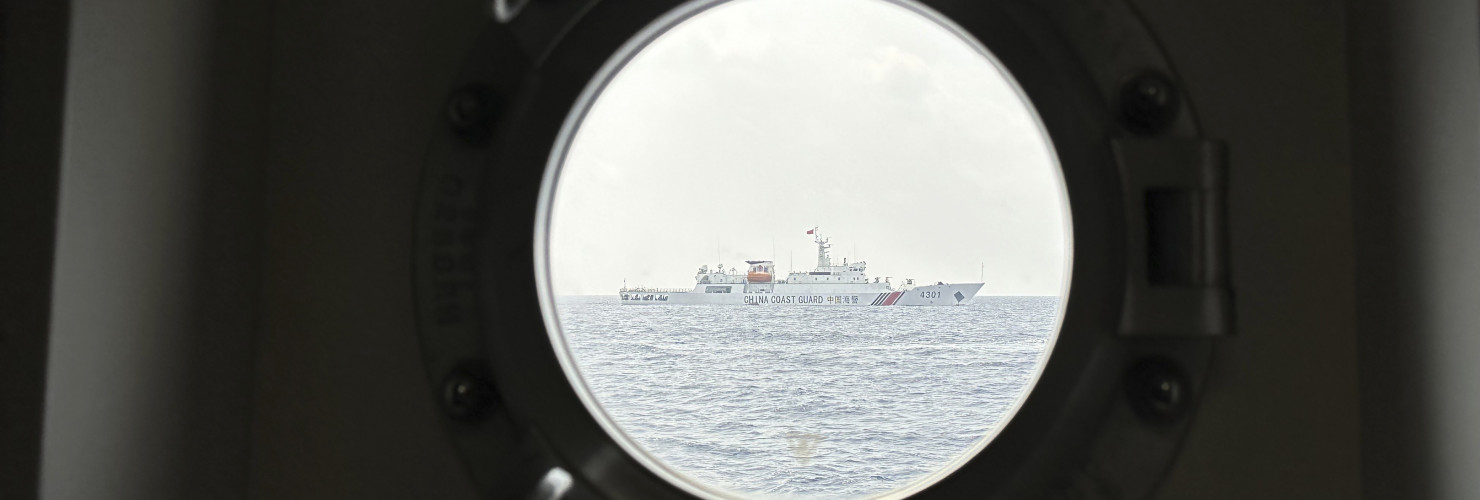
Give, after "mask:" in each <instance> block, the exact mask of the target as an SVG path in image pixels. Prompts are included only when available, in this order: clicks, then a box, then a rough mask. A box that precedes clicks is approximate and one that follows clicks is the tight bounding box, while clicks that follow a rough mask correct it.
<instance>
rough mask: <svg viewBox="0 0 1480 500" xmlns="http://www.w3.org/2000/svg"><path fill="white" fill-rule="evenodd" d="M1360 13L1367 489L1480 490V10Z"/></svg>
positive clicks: (1404, 0) (1351, 7)
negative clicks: (1479, 329)
mask: <svg viewBox="0 0 1480 500" xmlns="http://www.w3.org/2000/svg"><path fill="white" fill-rule="evenodd" d="M1347 12H1348V14H1349V18H1350V20H1351V30H1352V32H1353V33H1361V34H1362V36H1361V37H1354V38H1353V39H1352V43H1351V51H1350V61H1351V73H1350V78H1351V89H1352V91H1351V101H1352V110H1353V114H1352V136H1353V152H1354V155H1353V159H1354V164H1355V166H1356V167H1357V172H1358V175H1357V178H1356V180H1357V182H1356V186H1355V188H1356V189H1355V202H1356V203H1355V209H1356V220H1357V225H1356V227H1357V240H1356V248H1357V255H1356V256H1357V268H1356V269H1357V272H1356V279H1357V284H1358V294H1357V303H1358V305H1359V307H1358V312H1357V318H1358V320H1359V321H1358V325H1359V326H1358V332H1359V334H1360V335H1361V339H1362V352H1361V354H1362V379H1361V384H1362V414H1361V415H1362V436H1363V450H1362V462H1363V472H1364V474H1363V478H1362V479H1363V484H1364V486H1365V489H1366V492H1367V494H1368V495H1367V496H1368V497H1369V498H1373V499H1388V498H1480V474H1477V471H1480V363H1477V362H1476V355H1477V353H1480V331H1477V325H1480V259H1477V257H1476V256H1477V255H1480V9H1477V5H1476V3H1475V2H1473V1H1443V0H1352V1H1350V2H1348V9H1347Z"/></svg>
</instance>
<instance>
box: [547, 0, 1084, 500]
mask: <svg viewBox="0 0 1480 500" xmlns="http://www.w3.org/2000/svg"><path fill="white" fill-rule="evenodd" d="M747 1H749V0H692V1H689V2H687V3H684V4H682V5H680V6H678V7H677V8H675V9H673V10H671V11H669V12H667V13H666V14H664V15H663V16H662V17H660V18H658V19H656V20H654V21H653V22H652V23H651V24H649V25H648V26H647V27H646V28H644V29H643V30H642V31H640V32H639V33H637V34H636V35H634V36H633V37H632V38H631V39H629V40H628V41H627V42H626V43H624V44H623V45H622V47H621V48H619V49H618V50H617V51H616V53H615V54H614V55H612V57H611V58H610V59H609V60H608V61H607V62H606V63H605V64H604V65H603V66H602V67H601V69H600V70H599V71H598V72H597V73H596V75H595V76H594V77H593V78H592V80H591V81H590V82H589V83H588V84H587V85H586V87H585V88H584V90H583V91H582V92H581V94H580V96H579V97H578V99H577V101H576V103H575V105H574V106H573V109H572V111H571V112H570V113H569V114H568V115H567V117H566V119H565V121H564V123H563V125H562V127H561V130H560V134H559V136H558V137H557V138H556V141H555V146H554V148H553V149H552V151H551V154H550V156H549V163H548V165H547V166H546V167H545V176H544V179H543V181H542V183H541V186H542V188H541V191H540V197H539V204H538V208H537V211H536V214H537V215H536V217H537V221H536V225H535V231H534V242H533V244H534V259H535V273H536V283H537V285H538V287H539V298H540V305H541V308H542V310H543V311H544V319H545V329H546V331H547V332H548V333H549V334H550V339H551V342H553V343H554V345H555V353H556V356H557V358H558V359H559V360H560V363H561V367H562V369H563V370H564V371H565V374H566V376H567V378H568V379H569V380H570V383H571V384H572V385H573V386H574V387H575V389H576V392H577V394H578V395H579V397H580V399H581V402H582V403H583V404H584V405H585V407H586V409H587V410H588V411H589V412H590V413H591V414H592V415H593V416H594V417H595V418H596V420H597V421H598V422H599V423H600V425H601V426H602V428H603V429H605V430H606V431H607V433H608V434H610V435H611V436H612V437H613V438H614V440H615V441H616V442H617V444H618V445H619V446H621V448H622V449H623V450H624V451H625V452H626V453H627V454H628V455H629V456H632V457H634V458H635V459H636V460H637V461H638V462H640V463H642V464H643V465H644V466H646V467H647V468H649V469H650V470H652V471H653V472H655V473H656V474H658V475H659V476H661V477H663V478H664V479H666V480H668V481H669V482H671V483H673V484H675V485H677V486H678V487H679V488H681V489H683V490H685V491H687V492H689V493H691V494H694V495H696V496H701V497H708V498H733V497H741V496H744V495H745V493H744V492H738V491H731V490H727V489H724V488H722V487H720V486H717V485H713V484H709V483H706V482H704V481H702V480H700V479H697V478H694V477H691V476H689V475H687V474H684V473H683V472H682V471H679V470H677V469H675V468H674V467H673V466H672V465H670V464H668V463H666V462H665V461H664V460H663V459H661V458H659V457H657V456H654V455H653V454H652V453H650V452H649V451H648V450H646V449H644V447H643V446H642V445H641V444H639V443H638V440H637V439H635V438H634V437H632V436H631V435H630V434H629V433H628V432H627V431H625V430H624V429H623V428H622V425H621V424H620V423H619V422H617V419H616V418H614V417H613V416H612V415H611V414H610V413H609V412H608V410H607V409H606V408H604V407H603V405H602V404H601V403H599V402H598V401H597V394H596V392H597V391H596V390H595V389H594V388H593V387H592V386H591V385H590V382H589V381H588V380H587V377H586V376H585V375H584V374H583V372H582V369H581V368H580V366H579V364H578V363H577V361H576V359H575V354H574V352H573V350H572V347H571V345H570V344H569V339H568V338H567V337H566V335H565V333H564V331H563V330H564V329H563V328H562V326H561V323H560V315H559V314H558V312H557V305H556V301H555V291H554V287H553V283H552V278H551V273H552V270H551V265H552V263H551V259H550V249H549V245H550V239H551V235H550V233H551V231H550V226H551V223H552V219H553V217H554V214H553V211H554V205H555V202H554V198H555V193H556V191H557V189H558V188H559V185H560V184H559V181H560V178H561V174H562V173H563V171H564V167H565V164H566V161H567V159H568V158H569V154H570V151H571V148H572V146H573V145H574V142H575V141H576V137H577V135H578V134H579V133H580V131H581V130H582V125H583V124H584V122H585V119H586V117H587V116H588V114H589V113H590V112H591V111H592V108H593V107H594V106H595V105H596V103H597V101H598V100H599V99H601V98H602V97H603V94H604V91H605V90H606V89H607V87H608V86H609V85H610V84H611V83H612V81H613V80H614V79H616V78H617V77H618V75H619V74H620V73H621V72H622V71H624V70H625V69H627V68H628V66H629V64H630V63H631V62H632V61H633V60H634V59H635V58H636V57H637V56H638V54H639V53H640V52H642V51H643V50H645V49H647V48H648V47H650V46H651V45H652V44H655V43H658V40H659V39H660V38H661V37H663V36H664V35H665V34H667V33H668V32H669V31H670V30H672V29H674V28H676V27H678V26H680V25H682V24H684V23H687V22H689V21H691V20H695V19H696V18H698V17H699V16H703V15H706V14H710V15H723V13H714V12H712V10H711V9H713V8H715V7H718V6H722V5H723V6H730V5H734V4H743V3H745V2H747ZM856 1H860V2H862V1H867V2H876V3H879V4H881V5H887V6H889V7H893V8H895V9H898V10H899V12H897V13H896V14H894V15H898V16H917V17H918V18H919V19H921V20H925V21H927V22H929V23H930V24H931V25H933V27H934V28H935V29H939V30H941V32H943V33H945V34H947V36H953V37H955V39H956V40H957V41H958V42H959V43H961V44H963V45H964V46H966V47H969V49H970V50H971V51H972V52H974V53H975V54H976V55H977V56H978V57H980V58H981V62H982V63H983V64H985V65H986V67H989V68H992V69H993V70H995V72H996V74H997V75H998V78H1000V79H1001V80H1002V81H1003V82H1005V84H1006V86H1007V88H1008V90H1009V92H1011V93H1012V95H1013V96H1014V97H1016V98H1017V99H1019V100H1020V101H1021V103H1022V105H1023V107H1024V109H1025V110H1026V112H1027V115H1028V118H1029V120H1030V123H1031V126H1032V127H1034V128H1033V133H1034V134H1036V135H1037V136H1038V137H1039V138H1041V139H1042V140H1043V146H1044V147H1045V149H1046V150H1045V151H1042V153H1043V154H1044V155H1045V156H1046V157H1047V159H1048V160H1049V168H1052V169H1053V170H1054V171H1053V172H1052V173H1051V177H1052V178H1053V181H1052V182H1053V184H1054V191H1055V192H1056V196H1057V201H1056V203H1058V204H1059V205H1060V210H1061V213H1062V214H1063V215H1062V216H1061V220H1060V221H1058V222H1059V225H1060V227H1062V228H1063V229H1062V233H1063V235H1062V237H1063V247H1064V248H1063V252H1064V259H1063V261H1062V262H1060V263H1059V264H1058V265H1059V271H1060V273H1061V278H1060V281H1059V284H1058V285H1059V286H1058V290H1057V293H1058V297H1059V298H1060V301H1059V303H1058V305H1057V307H1056V308H1055V310H1054V312H1053V315H1054V326H1053V331H1052V333H1050V334H1049V336H1048V338H1047V343H1046V345H1045V348H1044V351H1043V352H1042V353H1040V354H1039V355H1038V356H1037V358H1036V361H1035V362H1034V364H1033V365H1032V367H1031V368H1030V371H1029V372H1027V373H1024V375H1026V376H1027V377H1028V382H1027V383H1026V384H1025V385H1024V387H1023V388H1022V389H1020V390H1019V391H1020V392H1018V393H1017V394H1016V395H1015V396H1014V400H1015V401H1014V402H1013V404H1012V405H1011V406H1009V408H1008V409H1007V411H1006V412H1005V414H1004V415H1002V417H1001V420H999V421H997V422H995V424H994V425H992V426H991V427H990V428H989V429H988V430H987V432H986V433H985V434H984V435H982V436H981V437H980V438H979V439H977V440H976V442H975V443H974V444H972V445H970V446H968V447H967V448H966V449H965V450H963V451H961V452H959V453H957V454H956V455H955V456H954V457H953V458H951V459H950V460H948V461H946V462H944V463H941V464H938V466H937V467H936V468H935V470H934V471H932V472H929V473H926V474H923V475H920V476H917V477H914V478H912V479H910V480H909V481H907V482H906V483H905V484H903V485H902V486H899V487H897V488H895V489H892V490H887V491H884V492H880V493H878V494H875V495H870V496H869V497H870V498H900V497H905V496H909V495H911V494H913V493H916V492H918V491H921V490H923V489H925V488H926V487H928V486H929V485H931V484H933V483H934V482H935V481H936V480H937V479H939V478H940V477H944V476H945V475H948V474H950V473H952V472H954V471H955V470H956V469H957V468H959V467H960V466H961V465H962V464H963V463H965V462H966V461H968V460H969V459H970V458H971V457H973V456H975V455H976V454H977V453H978V452H980V451H981V450H982V449H983V448H985V447H986V445H987V443H989V442H990V441H991V440H992V438H993V437H995V435H996V434H997V433H998V432H999V431H1000V430H1001V428H1002V426H1003V424H1004V423H1005V422H1008V421H1010V420H1011V419H1012V417H1013V415H1014V414H1015V413H1016V411H1017V409H1018V407H1019V406H1020V405H1021V403H1022V401H1023V400H1024V399H1025V398H1026V396H1027V394H1028V393H1029V392H1031V390H1032V387H1033V384H1034V383H1035V382H1036V381H1037V379H1038V377H1039V375H1040V374H1041V373H1042V369H1043V366H1044V363H1043V362H1044V358H1045V357H1047V356H1048V355H1049V354H1050V353H1051V351H1052V348H1053V344H1054V341H1055V340H1056V339H1057V330H1058V326H1059V322H1060V321H1061V320H1062V319H1063V307H1064V301H1063V300H1062V299H1063V298H1064V297H1067V295H1068V290H1067V287H1068V283H1069V276H1071V275H1072V254H1073V240H1072V238H1073V235H1072V231H1071V227H1072V217H1071V215H1070V208H1069V207H1068V206H1067V203H1066V198H1067V197H1066V195H1065V194H1064V193H1063V190H1064V183H1063V178H1062V176H1061V175H1060V172H1061V169H1060V167H1059V165H1058V159H1057V158H1056V157H1055V150H1054V148H1053V145H1052V143H1051V140H1050V139H1049V137H1048V133H1047V131H1045V130H1044V128H1043V123H1042V121H1041V120H1040V119H1039V118H1038V116H1037V113H1036V111H1035V110H1034V109H1033V107H1032V104H1031V103H1030V102H1028V99H1027V96H1026V95H1025V94H1024V93H1023V91H1022V89H1021V88H1020V87H1019V86H1018V84H1017V82H1016V81H1015V80H1014V79H1013V77H1012V75H1011V73H1010V72H1008V70H1007V69H1006V68H1005V67H1003V65H1002V64H1001V63H1000V62H998V61H997V59H996V58H995V57H994V56H993V55H992V53H991V52H990V51H988V50H987V48H986V47H984V46H982V44H981V43H980V42H978V41H976V40H975V39H973V38H971V36H970V35H969V34H967V33H966V32H965V31H964V30H962V29H961V28H960V27H958V26H956V25H955V24H954V23H952V22H951V21H950V20H949V19H946V18H944V17H943V16H941V15H940V14H938V13H936V12H934V11H932V10H930V9H929V8H928V7H925V6H924V5H921V4H919V3H917V2H914V1H913V0H856ZM737 7H739V6H737Z"/></svg>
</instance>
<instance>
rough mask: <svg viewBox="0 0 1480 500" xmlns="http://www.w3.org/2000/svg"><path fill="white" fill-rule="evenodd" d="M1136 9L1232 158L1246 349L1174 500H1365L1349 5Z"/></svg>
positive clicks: (1218, 383)
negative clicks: (1354, 273)
mask: <svg viewBox="0 0 1480 500" xmlns="http://www.w3.org/2000/svg"><path fill="white" fill-rule="evenodd" d="M1133 3H1134V4H1135V5H1136V6H1137V7H1138V8H1139V9H1140V10H1141V11H1142V14H1143V15H1144V16H1145V18H1146V19H1147V21H1148V22H1149V23H1151V26H1152V30H1153V31H1154V32H1155V33H1156V34H1157V35H1158V36H1159V38H1160V39H1161V41H1162V44H1163V47H1164V49H1165V50H1166V51H1167V52H1168V53H1169V55H1170V57H1171V59H1172V61H1173V64H1175V65H1176V67H1177V70H1178V72H1179V73H1180V75H1181V77H1182V79H1183V80H1184V82H1185V84H1186V88H1187V91H1188V92H1189V94H1190V97H1191V98H1192V99H1193V103H1194V105H1196V106H1197V109H1196V111H1197V114H1198V118H1199V119H1200V120H1201V122H1202V124H1203V126H1204V130H1205V132H1206V134H1207V135H1208V136H1210V137H1214V138H1218V139H1223V140H1225V141H1227V142H1228V149H1229V156H1230V174H1229V177H1230V187H1229V212H1228V213H1229V217H1230V226H1231V234H1230V238H1229V241H1230V246H1231V248H1230V249H1231V256H1232V270H1233V274H1232V280H1233V284H1234V289H1235V293H1236V294H1237V298H1236V301H1237V309H1238V316H1237V334H1236V336H1234V337H1231V338H1226V339H1220V340H1218V344H1217V347H1216V348H1215V349H1216V350H1215V353H1214V361H1213V364H1212V367H1211V373H1210V375H1209V381H1208V384H1207V387H1206V388H1205V391H1204V397H1203V399H1202V401H1201V406H1200V407H1199V409H1198V413H1197V415H1196V417H1195V420H1194V424H1193V426H1192V430H1191V432H1190V433H1189V434H1188V436H1187V439H1186V441H1185V442H1184V444H1183V448H1182V452H1181V455H1180V456H1179V457H1178V460H1177V463H1176V464H1175V465H1174V466H1173V467H1172V469H1171V471H1170V473H1169V475H1168V476H1167V478H1166V480H1165V483H1164V485H1163V489H1162V492H1161V497H1162V498H1168V499H1172V498H1203V499H1217V498H1226V499H1246V498H1358V497H1360V496H1361V489H1360V488H1361V484H1360V479H1359V477H1360V476H1359V474H1360V472H1361V464H1360V461H1359V456H1360V451H1361V449H1360V433H1359V420H1358V411H1359V409H1358V397H1357V394H1358V391H1357V351H1356V336H1355V334H1354V331H1355V324H1354V319H1353V314H1354V282H1353V279H1352V269H1353V265H1354V264H1353V251H1352V244H1351V241H1352V214H1351V187H1352V185H1351V183H1352V174H1351V163H1350V154H1349V146H1350V143H1349V140H1348V136H1347V115H1348V109H1347V105H1348V100H1347V97H1346V84H1347V79H1346V71H1347V69H1346V57H1345V54H1346V52H1345V51H1346V35H1347V30H1346V26H1345V23H1344V20H1343V14H1344V13H1343V10H1342V3H1341V2H1339V1H1303V2H1289V1H1284V0H1245V1H1237V2H1184V1H1175V0H1136V1H1134V2H1133Z"/></svg>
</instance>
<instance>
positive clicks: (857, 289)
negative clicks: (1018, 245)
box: [619, 228, 982, 306]
mask: <svg viewBox="0 0 1480 500" xmlns="http://www.w3.org/2000/svg"><path fill="white" fill-rule="evenodd" d="M807 234H811V235H814V238H815V240H814V241H815V242H816V243H817V268H816V269H813V270H811V271H808V272H792V273H790V274H789V275H787V277H786V279H781V280H778V279H775V276H776V274H775V268H776V264H775V263H774V262H772V261H769V260H748V261H745V263H746V264H749V265H750V268H749V269H747V270H746V272H744V273H737V272H735V269H734V268H731V269H730V270H729V272H726V271H725V266H724V264H720V265H719V266H717V267H716V268H714V269H710V268H709V266H700V267H699V273H698V274H697V275H695V276H694V281H696V282H697V283H695V285H694V288H693V289H692V290H690V289H682V288H627V287H622V289H621V290H620V291H619V295H620V296H621V299H622V303H623V304H746V305H759V306H766V305H783V306H789V305H819V306H955V305H965V304H970V303H971V298H972V297H974V296H976V292H977V290H981V288H982V284H981V283H939V282H937V283H936V284H934V285H916V284H915V280H912V279H907V280H905V282H904V284H903V285H901V286H900V287H899V288H895V287H894V285H893V284H892V283H890V282H889V279H888V278H885V279H884V280H883V281H882V282H881V281H880V280H879V278H874V279H873V280H872V281H870V280H869V278H868V275H866V274H864V269H865V268H867V267H868V263H866V262H861V261H860V262H854V263H851V264H850V263H848V260H847V259H843V264H842V265H833V262H832V258H831V257H829V256H828V253H827V250H828V249H829V248H832V245H831V244H829V243H828V239H827V238H823V237H822V235H821V234H820V233H817V229H816V228H813V229H812V230H811V231H807Z"/></svg>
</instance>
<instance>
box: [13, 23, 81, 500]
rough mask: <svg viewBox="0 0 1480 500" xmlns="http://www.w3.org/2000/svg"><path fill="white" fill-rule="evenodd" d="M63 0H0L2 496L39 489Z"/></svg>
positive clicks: (63, 63)
mask: <svg viewBox="0 0 1480 500" xmlns="http://www.w3.org/2000/svg"><path fill="white" fill-rule="evenodd" d="M67 20H68V18H67V3H66V2H47V1H39V0H38V1H9V2H4V3H0V498H30V497H34V496H36V493H37V481H38V479H39V475H40V463H39V456H40V453H41V426H42V406H43V402H44V401H45V397H44V396H45V392H44V391H45V384H44V380H45V378H46V352H47V338H48V331H49V329H50V320H51V275H52V252H53V250H54V249H55V246H54V245H53V242H54V241H55V239H56V210H57V182H58V175H59V174H58V172H59V168H60V161H61V131H62V89H63V88H64V86H63V80H64V78H65V74H66V73H65V68H66V64H67Z"/></svg>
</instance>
